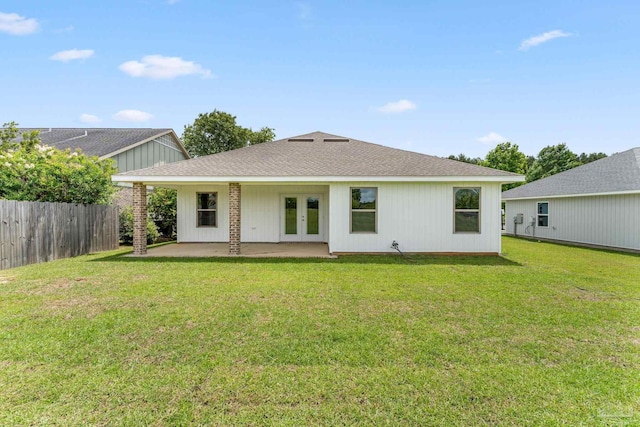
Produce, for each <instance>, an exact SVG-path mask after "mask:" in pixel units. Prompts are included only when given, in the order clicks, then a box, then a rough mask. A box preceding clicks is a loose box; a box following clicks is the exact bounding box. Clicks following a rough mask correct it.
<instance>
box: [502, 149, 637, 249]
mask: <svg viewBox="0 0 640 427" xmlns="http://www.w3.org/2000/svg"><path fill="white" fill-rule="evenodd" d="M502 200H504V202H505V205H506V207H505V211H506V226H507V233H508V234H517V235H519V236H528V237H536V238H543V239H552V240H561V241H567V242H574V243H580V244H588V245H598V246H606V247H612V248H621V249H633V250H640V147H639V148H633V149H631V150H627V151H623V152H622V153H617V154H614V155H612V156H610V157H605V158H604V159H600V160H597V161H595V162H592V163H588V164H586V165H583V166H580V167H577V168H574V169H570V170H568V171H565V172H562V173H559V174H557V175H553V176H550V177H548V178H544V179H541V180H538V181H534V182H531V183H529V184H526V185H523V186H521V187H516V188H513V189H511V190H508V191H505V192H504V193H502ZM519 214H521V217H522V218H523V219H522V223H521V224H518V223H515V221H514V219H515V218H517V217H518V215H519Z"/></svg>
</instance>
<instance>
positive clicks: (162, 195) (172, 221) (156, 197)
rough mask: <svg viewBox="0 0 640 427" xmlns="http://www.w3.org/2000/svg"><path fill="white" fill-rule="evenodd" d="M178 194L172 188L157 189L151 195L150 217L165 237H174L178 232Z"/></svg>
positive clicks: (149, 204) (148, 206)
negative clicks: (176, 231)
mask: <svg viewBox="0 0 640 427" xmlns="http://www.w3.org/2000/svg"><path fill="white" fill-rule="evenodd" d="M177 207H178V192H177V191H176V190H172V189H170V188H155V189H154V190H153V192H152V193H151V194H150V195H149V203H148V205H147V208H148V211H149V216H150V217H151V219H152V220H153V222H155V223H156V226H157V227H158V230H159V231H160V233H162V235H163V236H166V237H173V235H174V233H175V230H176V214H177Z"/></svg>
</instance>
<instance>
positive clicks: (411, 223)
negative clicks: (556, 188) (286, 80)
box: [113, 132, 524, 254]
mask: <svg viewBox="0 0 640 427" xmlns="http://www.w3.org/2000/svg"><path fill="white" fill-rule="evenodd" d="M113 180H114V181H116V182H120V183H132V184H133V186H134V215H137V216H136V218H137V219H138V220H137V221H138V222H137V223H136V224H138V225H139V227H136V230H137V232H138V236H143V234H142V233H143V231H144V230H143V228H142V224H143V222H142V221H141V218H142V217H143V212H144V210H145V206H144V203H145V202H146V199H145V197H144V193H145V186H146V185H151V186H161V187H170V188H176V189H177V190H178V236H177V237H178V241H179V242H229V250H230V253H231V254H239V250H240V242H241V241H242V242H296V241H304V242H309V241H314V242H325V243H327V244H328V245H329V252H331V253H349V252H351V253H353V252H355V253H358V252H374V253H386V252H393V251H394V249H393V248H392V243H393V242H394V241H395V242H397V243H398V244H399V248H400V250H402V251H405V252H436V253H453V252H464V253H491V254H497V253H500V234H501V221H500V190H501V185H502V184H504V183H511V182H522V181H523V180H524V177H523V176H522V175H517V174H513V173H510V172H504V171H499V170H495V169H489V168H485V167H481V166H476V165H471V164H467V163H462V162H458V161H455V160H449V159H442V158H439V157H433V156H428V155H425V154H419V153H413V152H409V151H404V150H399V149H395V148H389V147H384V146H382V145H377V144H372V143H368V142H363V141H358V140H354V139H350V138H344V137H340V136H336V135H330V134H326V133H322V132H314V133H310V134H307V135H301V136H296V137H292V138H287V139H281V140H278V141H273V142H267V143H263V144H259V145H253V146H250V147H245V148H240V149H237V150H233V151H228V152H224V153H218V154H213V155H210V156H205V157H199V158H195V159H191V160H185V161H182V162H176V163H172V164H170V165H164V166H159V167H153V168H147V169H142V170H136V171H130V172H125V173H121V174H119V175H115V176H114V177H113ZM145 251H146V246H145V242H144V239H142V237H140V239H139V240H138V243H137V244H136V243H135V242H134V253H138V254H142V253H145Z"/></svg>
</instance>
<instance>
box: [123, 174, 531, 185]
mask: <svg viewBox="0 0 640 427" xmlns="http://www.w3.org/2000/svg"><path fill="white" fill-rule="evenodd" d="M111 180H112V181H114V182H145V183H147V184H149V185H162V184H169V183H176V182H180V183H184V184H201V183H205V182H245V183H254V182H274V183H275V182H277V183H285V184H300V183H305V182H313V183H316V184H326V183H330V182H362V183H364V182H499V183H501V184H506V183H512V182H524V176H514V177H506V176H157V175H156V176H154V175H149V176H144V175H143V176H137V175H112V176H111Z"/></svg>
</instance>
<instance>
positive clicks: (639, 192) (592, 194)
mask: <svg viewBox="0 0 640 427" xmlns="http://www.w3.org/2000/svg"><path fill="white" fill-rule="evenodd" d="M625 194H640V190H625V191H606V192H603V193H585V194H558V195H553V196H549V195H544V194H541V195H539V196H529V197H508V198H505V197H503V198H502V201H503V202H508V201H509V200H532V199H560V198H563V197H596V196H621V195H625Z"/></svg>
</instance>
